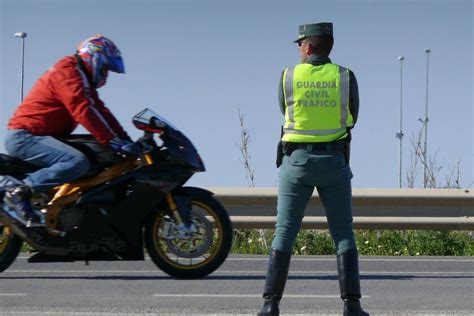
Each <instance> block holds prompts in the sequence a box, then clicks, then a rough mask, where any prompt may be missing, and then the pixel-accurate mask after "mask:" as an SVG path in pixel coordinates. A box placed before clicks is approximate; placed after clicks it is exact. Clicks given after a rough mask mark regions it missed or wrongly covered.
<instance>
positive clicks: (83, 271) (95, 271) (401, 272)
mask: <svg viewBox="0 0 474 316" xmlns="http://www.w3.org/2000/svg"><path fill="white" fill-rule="evenodd" d="M6 273H57V274H61V273H88V274H91V273H104V274H126V273H132V274H148V273H152V274H160V275H167V274H166V273H164V272H162V271H161V270H158V269H157V270H143V271H136V270H13V269H12V270H6V271H4V272H3V273H2V274H6ZM236 273H239V274H266V273H267V271H266V270H232V271H231V270H217V271H215V272H213V273H212V274H211V275H215V274H236ZM289 274H335V275H336V274H337V272H336V271H335V270H331V271H292V270H290V271H289ZM360 274H401V275H403V274H437V275H450V274H463V275H472V274H474V271H472V272H471V271H360ZM0 279H1V276H0Z"/></svg>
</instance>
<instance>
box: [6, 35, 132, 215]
mask: <svg viewBox="0 0 474 316" xmlns="http://www.w3.org/2000/svg"><path fill="white" fill-rule="evenodd" d="M109 71H113V72H116V73H125V67H124V63H123V59H122V56H121V54H120V50H119V49H118V48H117V46H116V45H115V44H114V43H113V42H112V41H111V40H110V39H108V38H106V37H104V36H102V35H95V36H93V37H90V38H88V39H86V40H85V41H83V42H82V43H81V44H80V45H79V47H78V48H77V51H76V54H75V55H73V56H65V57H63V58H61V59H60V60H59V61H58V62H57V63H56V64H55V65H54V66H52V67H51V68H50V69H48V70H47V71H46V73H44V74H43V75H42V76H41V77H40V78H39V79H38V80H37V82H36V83H35V85H34V86H33V88H32V89H31V91H30V92H29V94H28V95H27V96H26V98H25V100H24V101H23V102H22V103H21V104H20V106H19V107H18V108H17V109H16V111H15V113H14V115H13V117H12V118H11V119H10V121H9V123H8V131H7V136H6V139H5V148H6V150H7V152H8V153H9V154H10V155H11V156H14V157H17V158H19V159H22V160H23V161H25V162H28V163H31V164H33V165H37V166H40V167H42V169H39V170H38V171H36V172H33V173H31V174H29V175H28V176H27V177H26V178H25V179H24V180H23V182H24V183H23V184H21V185H18V186H16V187H14V188H11V189H10V190H9V191H8V192H7V194H6V199H9V201H10V203H11V204H14V205H15V211H16V212H17V213H18V215H20V216H21V217H22V218H23V219H24V220H25V221H31V222H34V223H39V222H41V218H40V216H39V215H38V214H37V213H36V212H35V211H34V210H33V209H32V206H31V201H30V199H31V197H32V194H33V192H34V193H42V192H46V191H48V190H50V189H51V188H53V187H54V186H57V185H59V184H63V183H67V182H72V181H74V180H76V179H78V178H80V177H82V176H84V175H85V174H86V173H87V172H88V170H89V167H90V163H89V161H88V159H87V157H86V156H85V155H84V154H83V153H82V152H80V151H79V150H77V149H75V148H73V147H71V146H69V145H67V144H65V143H63V142H61V141H59V140H58V139H57V138H58V137H65V136H67V135H69V134H71V133H72V132H73V130H74V129H75V128H76V127H77V125H79V124H81V125H82V126H84V127H85V128H86V129H87V130H88V131H89V132H90V133H91V134H92V135H93V136H94V137H95V138H96V139H97V141H98V142H99V143H100V144H103V145H108V146H110V147H111V148H112V149H114V150H116V151H117V150H120V149H123V148H124V146H125V147H126V146H130V144H132V143H131V139H130V137H129V136H128V134H127V133H126V132H125V130H124V129H123V128H122V126H121V125H120V123H119V122H118V120H117V119H116V118H115V117H114V115H113V114H112V113H111V112H110V110H109V109H108V108H107V107H105V105H104V103H103V102H102V101H101V100H100V99H99V95H98V93H97V89H98V88H100V87H102V86H104V85H105V83H106V80H107V75H108V72H109Z"/></svg>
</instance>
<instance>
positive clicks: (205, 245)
mask: <svg viewBox="0 0 474 316" xmlns="http://www.w3.org/2000/svg"><path fill="white" fill-rule="evenodd" d="M191 208H192V211H191V218H192V223H193V224H195V226H196V227H197V228H198V231H197V232H194V233H191V237H190V238H187V239H186V238H182V237H181V236H176V234H177V233H178V232H179V230H177V227H176V221H175V220H174V219H173V218H172V217H171V216H169V213H167V212H164V211H159V212H155V213H154V214H153V215H152V218H151V220H149V221H148V222H147V224H146V226H145V246H146V249H147V250H148V253H149V255H150V257H151V259H152V260H153V262H154V263H155V264H156V265H157V266H158V267H159V268H160V269H161V270H163V271H164V272H165V273H167V274H169V275H171V276H173V277H176V278H179V279H198V278H203V277H205V276H207V275H209V274H210V273H212V272H214V271H215V270H216V269H217V268H219V267H220V265H221V264H222V263H223V262H224V260H225V259H226V258H227V255H228V254H229V251H230V248H231V246H232V234H233V231H232V224H231V222H230V218H229V215H228V214H227V211H226V210H225V209H224V207H223V206H222V205H221V204H220V203H219V202H218V201H217V200H216V199H214V198H213V197H212V196H204V197H202V196H200V197H192V198H191ZM164 237H166V238H164ZM183 248H187V249H183ZM193 260H195V261H194V262H193Z"/></svg>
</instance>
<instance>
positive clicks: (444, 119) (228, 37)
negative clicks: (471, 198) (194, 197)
mask: <svg viewBox="0 0 474 316" xmlns="http://www.w3.org/2000/svg"><path fill="white" fill-rule="evenodd" d="M472 17H473V4H472V1H468V0H465V1H461V0H450V1H448V0H446V1H439V0H438V1H421V0H419V1H403V0H402V1H314V0H313V1H301V0H294V1H289V0H288V1H278V0H275V1H269V0H262V1H246V0H243V1H222V0H221V1H217V0H215V1H214V0H208V1H204V0H203V1H196V0H174V1H171V0H170V1H164V0H156V1H151V0H149V1H147V0H134V1H132V0H114V1H112V0H110V1H109V0H102V1H98V0H93V1H90V0H81V1H76V0H68V1H60V0H43V1H34V0H0V61H1V62H0V80H1V81H0V89H1V90H0V124H1V126H3V127H2V128H0V139H1V140H3V138H4V135H5V129H6V124H7V121H8V119H9V117H10V116H11V115H12V113H13V111H14V110H15V108H16V107H17V106H18V101H19V97H20V96H19V95H20V93H19V91H20V62H21V54H20V53H21V41H20V40H19V39H17V38H15V37H13V34H14V33H15V32H27V33H28V37H27V38H26V48H25V50H26V52H25V55H26V57H25V94H26V93H27V92H28V91H29V90H30V88H31V86H32V85H33V84H34V82H35V80H36V79H37V78H38V77H39V76H40V75H41V74H42V73H44V71H46V70H47V69H48V68H49V67H50V66H51V65H52V64H54V63H55V62H56V60H57V59H59V58H61V57H62V56H65V55H69V54H72V53H74V50H75V48H76V46H77V45H78V44H79V42H81V41H82V40H83V39H85V38H87V37H89V36H91V35H93V34H96V33H100V34H103V35H105V36H108V37H110V38H111V39H112V40H114V41H115V42H116V44H117V45H118V46H119V47H120V49H121V50H122V54H123V56H124V59H125V65H126V71H127V73H126V74H125V75H117V74H111V75H110V76H109V80H108V85H107V86H105V87H103V88H101V89H100V90H99V93H100V96H101V98H102V99H103V100H104V102H105V103H106V105H107V106H108V107H109V108H110V109H111V110H112V111H113V112H114V113H115V114H116V116H117V117H118V119H119V120H120V121H121V122H122V124H123V125H124V127H125V128H126V129H127V130H128V131H129V133H130V134H131V135H132V136H133V137H138V136H140V132H139V131H137V130H135V128H134V127H133V125H132V124H131V117H132V116H133V114H135V113H137V112H139V111H140V110H141V109H142V108H144V107H149V108H151V109H153V110H154V111H156V112H158V113H160V114H161V115H163V116H164V117H166V118H167V119H168V120H170V121H171V122H173V123H174V124H175V125H176V126H177V127H179V128H180V129H181V130H182V131H183V132H184V133H185V134H187V135H188V136H189V138H190V139H191V140H192V141H193V142H194V144H195V145H196V147H197V148H198V150H199V152H200V153H201V155H202V158H203V160H204V162H205V163H206V166H207V169H208V170H207V172H206V173H202V174H198V175H196V176H195V177H194V178H193V179H192V180H191V184H193V185H200V186H247V181H246V179H245V171H244V169H243V167H242V164H241V162H240V161H241V158H240V152H239V148H238V145H237V144H238V143H239V140H240V127H239V119H238V110H237V109H238V107H240V109H241V111H242V112H243V113H244V114H245V116H246V126H247V128H248V129H249V130H250V131H251V144H250V152H251V155H252V166H253V168H254V169H255V184H256V185H257V186H260V187H272V186H275V185H276V183H277V178H278V177H277V175H278V170H277V169H276V168H275V165H274V161H275V147H276V143H277V140H278V138H279V129H280V125H281V124H282V122H283V117H282V116H281V114H280V111H279V107H278V103H277V87H278V80H279V77H280V73H281V71H282V70H283V69H284V68H285V67H287V66H291V65H293V64H296V63H298V62H299V55H298V50H297V47H296V45H295V44H293V43H292V41H293V40H294V39H295V38H296V36H297V31H298V25H299V24H306V23H315V22H327V21H328V22H333V23H334V33H335V45H334V48H333V52H332V54H331V59H332V61H333V62H334V63H338V64H341V65H344V66H346V67H349V68H351V69H352V70H353V71H354V72H355V74H356V76H357V79H358V83H359V90H360V101H361V105H360V114H359V122H358V124H357V126H356V128H355V129H354V132H353V143H352V158H351V159H352V160H351V166H352V169H353V173H354V179H353V186H354V187H398V176H397V175H398V153H399V142H398V140H397V139H396V138H395V133H396V132H398V129H399V104H400V64H399V61H398V59H397V57H398V56H400V55H403V56H404V57H405V61H404V66H403V67H404V87H403V90H404V97H403V104H404V115H403V121H404V132H405V137H404V145H403V150H404V159H403V165H404V168H403V169H404V177H403V180H404V181H403V182H404V185H406V180H405V170H406V169H407V168H409V165H410V158H411V156H412V154H411V152H412V150H411V147H412V146H411V144H410V137H411V134H412V133H415V134H416V133H418V131H419V130H420V128H421V123H420V122H418V118H422V117H424V111H425V84H426V83H425V76H426V53H425V52H424V49H425V48H430V49H431V51H432V52H431V54H430V77H429V125H428V126H429V127H428V151H429V154H431V155H435V154H436V153H437V156H436V157H437V158H436V160H437V162H438V164H439V165H440V166H443V169H442V170H441V171H440V173H439V176H438V181H439V182H441V183H444V182H445V181H444V179H445V176H446V174H448V175H449V172H448V169H449V166H454V165H456V164H457V162H459V163H460V169H461V185H462V186H463V187H472V186H473V181H474V176H473V172H474V168H473V140H474V135H473V134H474V130H473V123H472V122H473V119H474V115H473V109H472V108H473V91H474V89H473V77H472V74H473V65H472V64H473V62H472V61H473V48H472V42H473V24H472ZM78 132H82V130H78ZM2 142H3V141H2ZM0 150H1V151H4V150H3V145H0ZM419 174H420V175H422V170H419ZM420 175H419V176H418V179H419V180H418V181H417V186H420V180H421V177H420Z"/></svg>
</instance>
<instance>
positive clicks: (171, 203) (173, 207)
mask: <svg viewBox="0 0 474 316" xmlns="http://www.w3.org/2000/svg"><path fill="white" fill-rule="evenodd" d="M166 202H168V206H169V207H170V210H171V212H172V213H173V216H174V218H175V219H176V222H177V223H178V225H179V224H181V223H183V219H182V218H181V215H179V212H178V206H177V205H176V202H175V201H174V199H173V195H172V194H171V193H168V195H167V196H166Z"/></svg>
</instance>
